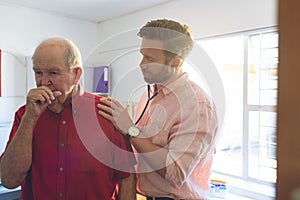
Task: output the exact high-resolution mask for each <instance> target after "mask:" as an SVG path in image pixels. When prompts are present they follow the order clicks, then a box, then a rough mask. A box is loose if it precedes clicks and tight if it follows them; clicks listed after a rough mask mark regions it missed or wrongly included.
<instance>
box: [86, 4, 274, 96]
mask: <svg viewBox="0 0 300 200" xmlns="http://www.w3.org/2000/svg"><path fill="white" fill-rule="evenodd" d="M156 18H171V19H175V20H179V21H181V22H182V23H186V24H188V25H189V26H190V28H191V29H192V31H193V34H194V37H195V38H196V39H199V38H204V37H210V36H217V35H221V34H227V33H234V32H239V31H245V30H252V29H257V28H262V27H269V26H276V25H277V0H248V1H242V0H176V1H172V2H169V3H166V4H163V5H160V6H157V7H153V8H151V9H147V10H143V11H141V12H137V13H133V14H131V15H127V16H123V17H121V18H117V19H113V20H109V21H105V22H103V23H101V24H100V25H99V30H100V32H101V41H102V42H101V43H99V46H98V48H97V49H95V52H94V55H96V57H93V56H90V57H89V58H88V59H87V60H86V62H87V63H89V64H90V65H93V64H100V65H111V72H112V74H111V94H112V95H113V96H115V97H117V98H120V99H121V101H123V102H124V101H126V100H128V99H129V98H130V96H131V95H132V94H131V92H132V90H133V89H136V90H138V88H139V87H140V86H141V85H142V84H143V80H142V78H141V77H138V76H140V75H141V74H138V72H136V71H138V63H139V58H140V57H139V55H138V54H139V53H138V47H139V39H138V37H137V36H136V33H137V31H138V28H140V27H141V26H142V25H144V24H145V23H146V22H147V21H148V20H150V19H156ZM134 49H137V50H136V51H135V53H133V52H132V51H133V50H134ZM133 54H135V55H133ZM132 71H135V73H136V76H135V77H133V76H132V77H130V78H129V79H126V78H124V76H125V75H126V74H128V73H129V72H132ZM120 83H122V84H120ZM124 83H126V84H124ZM136 85H137V86H136ZM128 91H129V94H125V93H126V92H127V93H128ZM135 96H139V95H135ZM134 101H137V99H134Z"/></svg>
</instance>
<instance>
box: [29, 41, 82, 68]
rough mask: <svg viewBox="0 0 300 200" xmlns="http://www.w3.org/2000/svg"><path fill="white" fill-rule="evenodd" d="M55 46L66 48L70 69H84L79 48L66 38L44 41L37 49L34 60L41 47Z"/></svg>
mask: <svg viewBox="0 0 300 200" xmlns="http://www.w3.org/2000/svg"><path fill="white" fill-rule="evenodd" d="M46 44H47V45H55V46H61V47H64V48H65V57H66V62H67V63H66V64H67V66H68V67H69V69H72V68H75V67H80V68H82V60H81V53H80V51H79V49H78V47H77V46H76V45H75V44H74V43H73V42H71V41H70V40H67V39H64V38H49V39H46V40H44V41H43V42H42V43H40V44H39V46H38V47H37V48H36V50H35V52H34V54H33V56H32V60H33V61H34V59H35V53H36V52H37V50H38V49H39V47H41V46H42V45H46Z"/></svg>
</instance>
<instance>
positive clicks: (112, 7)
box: [0, 0, 174, 22]
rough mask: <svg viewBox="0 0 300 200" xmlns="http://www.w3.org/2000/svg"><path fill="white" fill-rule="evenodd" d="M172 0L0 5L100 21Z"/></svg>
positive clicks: (43, 0) (7, 0)
mask: <svg viewBox="0 0 300 200" xmlns="http://www.w3.org/2000/svg"><path fill="white" fill-rule="evenodd" d="M169 1H174V0H0V5H6V6H17V7H27V8H32V9H37V10H40V11H43V12H50V13H53V14H56V15H60V16H65V17H72V18H76V19H82V20H88V21H92V22H101V21H105V20H108V19H112V18H117V17H120V16H123V15H126V14H130V13H133V12H137V11H139V10H143V9H147V8H150V7H154V6H157V5H160V4H163V3H166V2H169Z"/></svg>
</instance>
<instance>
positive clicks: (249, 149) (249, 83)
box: [184, 28, 278, 185]
mask: <svg viewBox="0 0 300 200" xmlns="http://www.w3.org/2000/svg"><path fill="white" fill-rule="evenodd" d="M197 43H198V45H199V46H201V47H202V48H203V49H204V50H205V51H206V52H207V53H208V55H209V56H210V58H211V59H212V60H213V62H214V63H215V65H216V67H217V70H218V72H219V74H220V76H221V79H222V82H223V86H224V90H225V98H226V110H225V120H224V125H223V127H222V136H221V138H220V140H219V142H218V144H217V147H216V151H215V160H214V165H213V170H214V171H215V172H218V173H220V174H223V175H229V176H231V177H236V178H240V179H242V180H245V181H252V182H256V183H260V184H262V183H263V184H266V185H273V184H274V183H275V182H276V166H277V163H276V132H275V131H276V103H277V66H278V33H277V32H276V30H274V29H273V28H272V29H271V28H270V29H261V30H256V31H247V32H242V33H239V34H228V35H226V36H220V37H212V38H205V39H201V40H198V41H197ZM184 69H185V70H186V71H189V70H188V67H186V66H184ZM191 74H192V73H191ZM199 84H201V83H199Z"/></svg>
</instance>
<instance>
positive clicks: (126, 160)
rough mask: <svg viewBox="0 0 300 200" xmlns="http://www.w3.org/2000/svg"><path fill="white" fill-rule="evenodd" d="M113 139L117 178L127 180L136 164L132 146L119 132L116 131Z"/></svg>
mask: <svg viewBox="0 0 300 200" xmlns="http://www.w3.org/2000/svg"><path fill="white" fill-rule="evenodd" d="M113 139H114V141H113V144H112V145H113V147H112V148H113V152H114V154H113V163H114V168H115V171H116V173H115V175H116V178H118V179H123V178H127V177H128V176H129V173H133V171H132V170H133V169H134V165H135V164H136V159H135V156H134V153H133V150H132V146H131V144H130V143H129V141H127V140H126V139H125V137H124V136H123V135H122V134H121V133H119V132H118V131H117V130H115V133H114V138H113Z"/></svg>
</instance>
